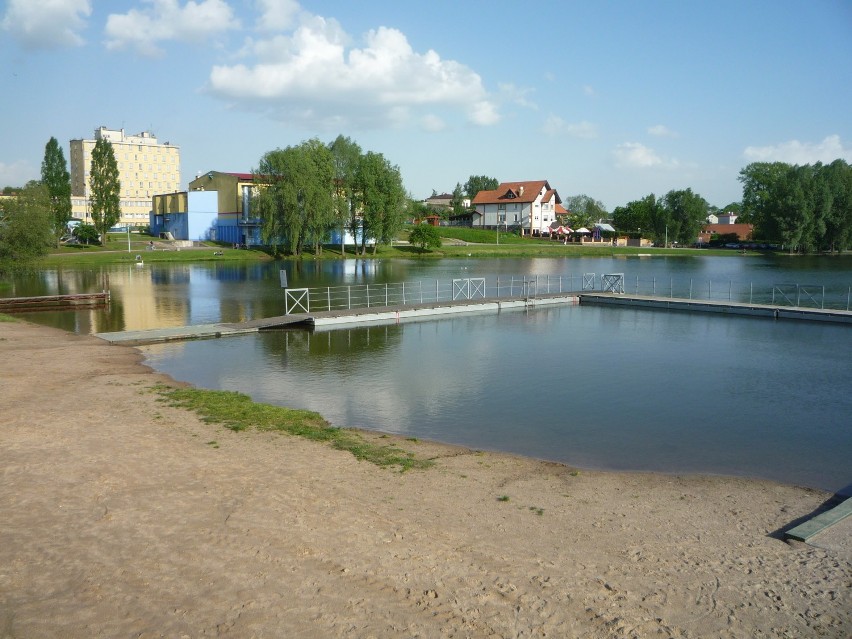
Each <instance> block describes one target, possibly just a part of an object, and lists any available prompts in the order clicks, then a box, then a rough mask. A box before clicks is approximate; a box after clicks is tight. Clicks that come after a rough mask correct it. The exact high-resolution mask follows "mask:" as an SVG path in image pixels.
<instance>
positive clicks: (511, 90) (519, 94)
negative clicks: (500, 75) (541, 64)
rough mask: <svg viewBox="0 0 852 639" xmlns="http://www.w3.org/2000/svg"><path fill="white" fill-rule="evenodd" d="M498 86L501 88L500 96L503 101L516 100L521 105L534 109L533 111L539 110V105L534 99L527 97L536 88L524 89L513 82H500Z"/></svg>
mask: <svg viewBox="0 0 852 639" xmlns="http://www.w3.org/2000/svg"><path fill="white" fill-rule="evenodd" d="M498 88H499V89H500V97H501V99H502V100H503V101H505V102H514V103H515V104H517V105H519V106H522V107H525V108H527V109H532V110H533V111H537V110H538V105H537V104H536V103H535V102H533V101H532V100H528V99H527V96H528V95H530V94H531V93H534V92H535V89H531V88H527V89H524V88H522V87H519V86H516V85H514V84H512V83H511V82H503V83H500V84H499V85H498Z"/></svg>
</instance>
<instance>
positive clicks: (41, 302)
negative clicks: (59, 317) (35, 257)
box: [0, 292, 109, 313]
mask: <svg viewBox="0 0 852 639" xmlns="http://www.w3.org/2000/svg"><path fill="white" fill-rule="evenodd" d="M107 302H109V293H108V292H103V293H77V294H73V295H41V296H37V297H2V298H0V311H2V312H7V313H13V312H19V313H20V312H25V311H43V310H49V309H57V308H58V309H63V308H73V307H77V306H93V305H101V304H106V303H107Z"/></svg>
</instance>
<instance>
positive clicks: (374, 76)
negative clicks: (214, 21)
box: [209, 11, 500, 128]
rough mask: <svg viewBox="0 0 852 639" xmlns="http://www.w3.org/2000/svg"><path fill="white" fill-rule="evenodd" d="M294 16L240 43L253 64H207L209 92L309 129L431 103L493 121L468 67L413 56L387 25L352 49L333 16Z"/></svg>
mask: <svg viewBox="0 0 852 639" xmlns="http://www.w3.org/2000/svg"><path fill="white" fill-rule="evenodd" d="M297 13H298V22H299V24H298V26H297V27H296V28H295V29H294V30H292V31H291V32H288V33H286V34H278V35H275V36H273V37H270V38H267V39H262V40H257V41H249V42H248V43H247V46H246V47H244V48H243V54H244V55H246V56H247V57H249V58H253V62H252V63H249V64H237V65H230V66H229V65H222V66H214V67H213V69H212V71H211V73H210V81H209V90H210V92H211V93H212V94H213V95H216V96H218V97H220V98H223V99H226V100H229V101H231V102H232V104H234V105H235V106H241V107H244V108H249V109H251V108H254V109H259V110H262V111H265V112H268V113H269V114H270V115H272V116H273V117H276V118H280V119H282V120H287V121H289V122H294V123H300V124H302V125H303V126H306V127H310V128H317V127H319V128H329V127H332V126H333V127H340V126H341V124H342V123H348V124H355V125H358V126H362V127H378V126H385V125H388V124H391V125H394V126H402V125H405V124H407V123H409V122H411V121H416V120H417V119H420V121H421V123H422V122H423V120H422V118H423V117H424V115H426V114H425V113H423V112H422V110H423V109H431V108H434V107H442V108H447V107H449V108H451V109H455V110H457V111H460V112H462V113H464V114H465V115H466V117H467V119H468V121H469V122H471V123H473V124H476V125H480V126H488V125H492V124H495V123H496V122H498V121H499V119H500V115H499V113H498V111H497V106H496V104H495V102H494V100H492V99H491V98H490V96H489V95H488V94H487V93H486V91H485V89H484V87H483V85H482V80H481V78H480V77H479V75H477V74H476V73H475V72H474V71H473V70H471V69H470V68H468V67H467V66H465V65H463V64H461V63H459V62H456V61H454V60H443V59H441V57H440V56H439V55H438V54H437V53H436V52H435V51H433V50H429V51H426V52H425V53H418V52H416V51H414V50H413V49H412V47H411V45H410V43H409V42H408V39H407V38H406V36H405V34H403V33H402V32H401V31H399V30H397V29H392V28H388V27H379V28H378V29H375V30H371V31H369V32H368V33H367V34H366V36H365V38H364V43H363V46H360V47H353V46H350V38H349V36H348V35H347V34H346V33H345V32H344V31H343V29H342V28H341V27H340V25H339V24H338V23H337V21H336V20H334V19H326V18H323V17H320V16H314V15H310V14H308V13H307V12H304V11H301V12H297ZM426 121H427V122H430V121H429V120H426ZM435 122H436V121H435V120H431V123H432V124H433V125H434V124H435Z"/></svg>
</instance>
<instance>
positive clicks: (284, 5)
mask: <svg viewBox="0 0 852 639" xmlns="http://www.w3.org/2000/svg"><path fill="white" fill-rule="evenodd" d="M257 6H258V8H259V9H260V17H259V18H258V19H257V25H256V26H257V30H258V31H282V30H285V29H291V28H293V27H294V26H295V24H296V20H297V19H298V16H299V13H300V12H301V10H302V8H301V7H300V6H299V3H298V2H296V0H257Z"/></svg>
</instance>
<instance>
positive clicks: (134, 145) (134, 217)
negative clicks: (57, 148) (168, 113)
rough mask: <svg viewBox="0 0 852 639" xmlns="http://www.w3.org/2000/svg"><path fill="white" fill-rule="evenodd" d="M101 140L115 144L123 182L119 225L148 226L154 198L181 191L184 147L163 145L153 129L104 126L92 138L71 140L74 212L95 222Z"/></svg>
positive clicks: (119, 172) (82, 218)
mask: <svg viewBox="0 0 852 639" xmlns="http://www.w3.org/2000/svg"><path fill="white" fill-rule="evenodd" d="M100 139H105V140H108V141H109V142H110V143H111V144H112V149H113V152H114V154H115V161H116V163H117V164H118V175H119V180H120V182H121V195H120V197H121V202H120V206H121V218H120V219H119V222H118V225H120V226H125V225H129V226H146V225H147V224H148V214H149V213H150V211H151V198H152V197H153V196H154V195H157V194H161V193H175V192H177V191H179V190H180V147H177V146H174V145H173V144H170V143H169V142H166V143H164V144H160V143H159V142H157V138H156V136H155V135H154V134H153V133H151V132H149V131H143V132H142V133H138V134H136V135H127V134H126V133H125V132H124V129H121V130H119V131H114V130H112V129H107V128H106V127H103V126H102V127H99V128H97V129H95V137H94V139H92V140H71V153H70V158H71V160H70V163H71V214H72V216H73V217H75V218H78V219H80V220H83V221H84V222H85V223H87V224H91V223H92V212H91V206H90V203H89V196H90V193H91V184H90V182H89V171H90V169H91V166H92V151H93V150H94V148H95V142H97V140H100Z"/></svg>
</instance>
